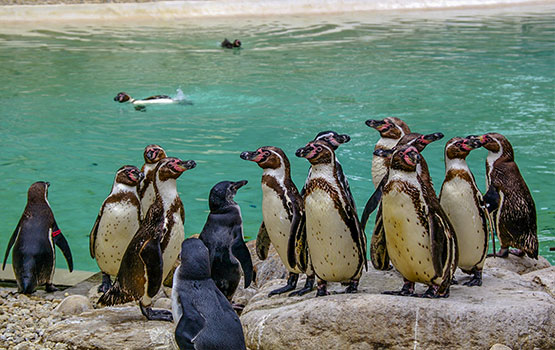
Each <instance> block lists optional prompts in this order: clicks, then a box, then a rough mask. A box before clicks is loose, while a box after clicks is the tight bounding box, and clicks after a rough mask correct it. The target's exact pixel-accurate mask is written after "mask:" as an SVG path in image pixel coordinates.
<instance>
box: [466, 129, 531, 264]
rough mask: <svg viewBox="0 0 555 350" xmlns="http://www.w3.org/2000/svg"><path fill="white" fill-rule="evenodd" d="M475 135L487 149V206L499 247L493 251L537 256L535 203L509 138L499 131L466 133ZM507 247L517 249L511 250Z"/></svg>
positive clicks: (501, 255) (485, 199) (505, 254)
mask: <svg viewBox="0 0 555 350" xmlns="http://www.w3.org/2000/svg"><path fill="white" fill-rule="evenodd" d="M469 138H471V139H478V140H479V141H480V144H481V145H482V147H484V148H485V149H487V150H488V151H489V154H488V157H487V159H486V185H487V188H488V189H487V192H486V194H485V195H484V202H485V205H486V209H487V210H488V212H489V213H491V214H492V216H493V224H494V225H492V226H494V227H495V231H496V232H497V237H498V238H499V242H500V243H501V249H500V250H499V251H498V252H496V253H494V254H495V255H496V256H499V257H503V258H506V257H507V256H508V255H509V253H511V254H514V255H517V256H524V254H526V255H528V256H529V257H531V258H534V259H537V258H538V228H537V222H536V205H535V204H534V199H533V198H532V195H531V194H530V190H529V189H528V186H527V185H526V182H525V181H524V179H523V178H522V175H521V174H520V170H519V169H518V166H517V165H516V163H515V160H514V152H513V147H512V145H511V144H510V142H509V140H507V138H506V137H505V136H503V135H501V134H498V133H488V134H485V135H481V136H469ZM509 247H514V248H516V249H514V250H510V249H509Z"/></svg>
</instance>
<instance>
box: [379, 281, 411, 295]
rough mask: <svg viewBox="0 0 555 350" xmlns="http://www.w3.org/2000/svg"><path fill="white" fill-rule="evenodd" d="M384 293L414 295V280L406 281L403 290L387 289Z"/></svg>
mask: <svg viewBox="0 0 555 350" xmlns="http://www.w3.org/2000/svg"><path fill="white" fill-rule="evenodd" d="M382 294H386V295H399V296H403V297H406V296H414V295H415V294H414V282H410V281H405V283H404V284H403V287H402V288H401V290H390V291H385V292H383V293H382Z"/></svg>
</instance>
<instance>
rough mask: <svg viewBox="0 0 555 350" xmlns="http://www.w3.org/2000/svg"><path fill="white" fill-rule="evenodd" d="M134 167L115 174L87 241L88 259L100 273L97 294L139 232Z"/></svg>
mask: <svg viewBox="0 0 555 350" xmlns="http://www.w3.org/2000/svg"><path fill="white" fill-rule="evenodd" d="M143 176H144V175H143V173H142V172H140V171H139V169H137V167H134V166H131V165H125V166H123V167H121V168H120V169H119V170H118V171H117V173H116V178H115V180H114V184H113V185H112V191H111V192H110V195H109V196H108V198H106V199H105V200H104V202H103V203H102V207H101V208H100V212H99V213H98V216H97V218H96V221H95V223H94V226H93V228H92V230H91V234H90V238H89V248H90V253H91V257H92V258H93V259H96V262H97V264H98V267H99V268H100V271H102V284H101V285H100V286H99V287H98V291H99V292H102V293H104V292H106V291H107V290H108V289H110V287H111V285H112V281H111V279H110V276H116V275H117V274H118V270H119V266H120V264H121V258H122V257H123V253H124V252H125V249H126V248H127V246H128V245H129V242H131V239H132V238H133V235H135V232H137V230H138V229H139V225H140V220H141V204H140V202H139V197H138V194H137V186H138V185H139V183H140V181H141V180H142V179H143Z"/></svg>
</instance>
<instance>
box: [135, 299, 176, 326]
mask: <svg viewBox="0 0 555 350" xmlns="http://www.w3.org/2000/svg"><path fill="white" fill-rule="evenodd" d="M139 306H140V308H141V313H142V314H143V315H145V317H146V318H147V320H150V321H167V322H173V315H172V313H171V311H169V310H154V309H152V308H151V307H150V306H146V307H145V306H143V305H142V304H141V303H139Z"/></svg>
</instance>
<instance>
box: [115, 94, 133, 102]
mask: <svg viewBox="0 0 555 350" xmlns="http://www.w3.org/2000/svg"><path fill="white" fill-rule="evenodd" d="M131 100H132V98H131V96H129V95H128V94H127V93H125V92H120V93H118V94H117V95H116V97H114V101H116V102H119V103H124V102H129V101H131Z"/></svg>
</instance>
